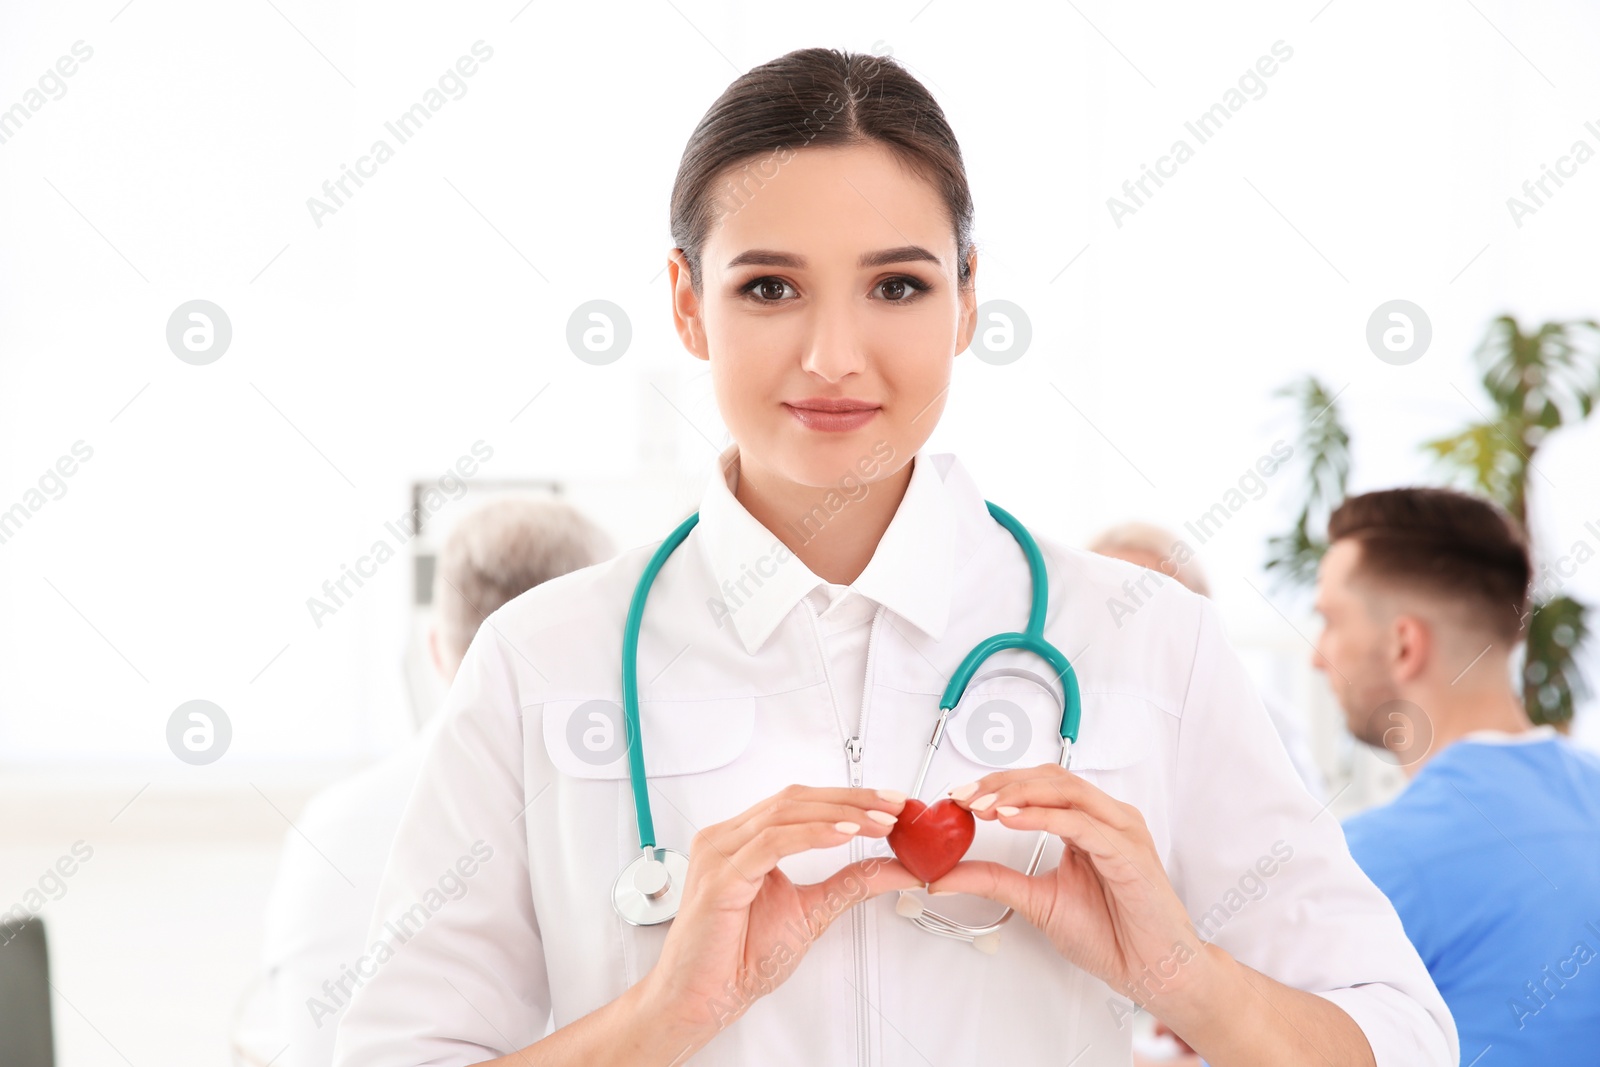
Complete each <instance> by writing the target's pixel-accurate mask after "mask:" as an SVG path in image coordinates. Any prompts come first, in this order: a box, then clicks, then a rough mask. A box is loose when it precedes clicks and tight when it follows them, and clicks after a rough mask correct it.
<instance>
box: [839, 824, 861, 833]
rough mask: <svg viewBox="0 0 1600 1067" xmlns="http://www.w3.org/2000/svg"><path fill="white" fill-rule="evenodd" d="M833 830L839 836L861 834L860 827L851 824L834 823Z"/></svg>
mask: <svg viewBox="0 0 1600 1067" xmlns="http://www.w3.org/2000/svg"><path fill="white" fill-rule="evenodd" d="M833 828H834V829H835V830H837V831H839V832H840V833H841V834H859V833H860V832H861V827H860V826H858V825H857V824H855V823H853V822H836V823H834V824H833Z"/></svg>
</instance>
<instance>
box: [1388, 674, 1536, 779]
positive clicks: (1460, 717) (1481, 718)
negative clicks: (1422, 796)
mask: <svg viewBox="0 0 1600 1067" xmlns="http://www.w3.org/2000/svg"><path fill="white" fill-rule="evenodd" d="M1408 699H1411V700H1412V703H1414V704H1416V705H1417V706H1418V707H1421V708H1438V709H1440V711H1441V712H1443V714H1436V715H1434V716H1433V724H1432V725H1433V743H1432V744H1431V745H1429V746H1428V752H1427V754H1426V755H1425V756H1423V758H1422V759H1419V760H1416V761H1414V762H1412V763H1410V764H1407V765H1405V766H1404V768H1403V769H1404V770H1405V772H1406V776H1407V777H1408V778H1414V777H1416V774H1417V772H1418V771H1420V770H1421V769H1422V767H1423V765H1424V764H1425V763H1427V762H1428V760H1430V759H1432V758H1433V757H1434V756H1437V755H1438V754H1439V753H1441V752H1443V751H1444V750H1445V749H1446V748H1448V747H1449V746H1451V745H1453V744H1455V743H1456V742H1457V741H1459V740H1461V739H1462V738H1463V737H1465V736H1466V735H1467V734H1470V733H1472V732H1473V731H1475V730H1499V731H1500V732H1502V733H1508V734H1520V733H1522V732H1523V731H1525V730H1531V729H1532V728H1533V723H1532V722H1531V721H1529V719H1528V714H1527V712H1526V711H1524V710H1523V708H1522V702H1521V701H1520V700H1518V699H1517V696H1516V694H1515V693H1513V692H1512V691H1511V689H1510V688H1509V687H1507V686H1501V687H1496V688H1494V689H1487V690H1468V691H1466V692H1463V693H1456V692H1453V691H1450V690H1449V689H1448V688H1447V689H1446V690H1445V691H1443V692H1439V691H1436V692H1434V693H1433V694H1431V696H1419V697H1417V698H1414V699H1413V698H1408ZM1430 701H1431V702H1430Z"/></svg>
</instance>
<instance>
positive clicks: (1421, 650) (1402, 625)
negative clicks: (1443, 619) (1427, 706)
mask: <svg viewBox="0 0 1600 1067" xmlns="http://www.w3.org/2000/svg"><path fill="white" fill-rule="evenodd" d="M1393 627H1394V629H1393V634H1394V642H1395V643H1394V649H1393V654H1392V656H1391V659H1390V669H1391V670H1392V671H1393V672H1394V680H1395V681H1396V682H1411V681H1415V680H1416V679H1417V678H1420V677H1421V676H1422V675H1423V674H1424V673H1425V672H1426V671H1427V669H1428V665H1429V664H1430V663H1431V662H1432V661H1433V658H1434V656H1435V654H1436V652H1437V649H1438V642H1437V640H1435V638H1434V634H1433V626H1432V624H1431V623H1429V622H1428V620H1427V619H1424V618H1422V617H1421V616H1420V615H1407V614H1400V615H1396V616H1395V617H1394V623H1393Z"/></svg>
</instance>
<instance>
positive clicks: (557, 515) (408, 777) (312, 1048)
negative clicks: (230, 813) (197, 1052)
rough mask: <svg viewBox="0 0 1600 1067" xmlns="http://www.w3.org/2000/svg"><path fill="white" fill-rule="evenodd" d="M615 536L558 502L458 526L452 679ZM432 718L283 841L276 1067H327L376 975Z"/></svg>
mask: <svg viewBox="0 0 1600 1067" xmlns="http://www.w3.org/2000/svg"><path fill="white" fill-rule="evenodd" d="M612 553H613V546H612V544H611V541H610V539H609V538H608V537H607V536H606V534H605V533H604V532H603V531H602V530H601V529H600V528H599V527H598V526H596V525H595V524H594V523H593V522H591V521H590V520H589V519H588V518H586V517H585V516H584V515H583V514H582V513H580V512H579V511H578V510H577V509H575V508H573V507H572V506H570V505H568V504H566V503H563V502H561V501H559V500H556V499H554V498H552V497H547V496H540V495H534V494H515V495H506V496H502V497H497V498H495V499H493V500H490V501H488V502H487V503H485V504H483V505H482V506H480V507H479V508H478V509H477V510H475V511H472V512H470V513H468V514H467V515H465V516H464V517H462V518H461V520H460V521H459V522H458V523H457V524H456V526H455V528H454V529H453V530H452V531H451V532H450V535H449V537H447V538H446V539H445V543H444V545H443V547H442V548H441V549H440V552H439V557H438V563H437V566H436V569H435V571H434V578H433V619H432V625H431V626H430V628H429V631H428V653H429V658H430V659H431V660H432V662H433V666H434V669H435V670H436V671H438V673H439V676H440V677H441V678H443V679H444V680H445V681H446V682H449V681H450V680H452V679H453V678H454V677H455V674H456V671H457V670H458V669H460V667H461V661H462V658H463V657H464V656H465V655H466V652H467V646H468V645H470V644H471V643H472V638H473V635H475V634H476V633H477V631H478V627H479V626H480V625H481V624H482V623H483V621H484V620H485V619H486V618H488V617H489V616H490V615H491V614H493V613H494V612H495V611H496V610H497V609H498V608H500V607H501V606H502V605H504V604H506V603H508V602H509V601H511V600H512V599H514V598H515V597H517V596H518V595H519V594H521V593H523V592H526V591H527V590H529V589H532V588H533V587H534V586H536V585H539V584H541V583H543V582H546V581H549V580H550V579H552V578H556V577H559V576H561V575H563V574H567V573H569V572H571V571H575V570H578V569H579V568H581V567H587V566H590V565H591V564H595V563H599V562H601V561H603V560H605V559H607V558H609V557H610V556H611V554H612ZM442 721H443V719H442V716H439V715H435V716H433V717H432V718H431V719H430V720H429V721H428V722H427V723H426V724H425V725H424V726H423V728H422V729H421V730H420V731H419V732H418V733H417V734H416V735H415V736H414V737H413V738H411V740H409V741H407V742H406V743H405V744H404V745H402V746H401V747H400V748H399V749H398V750H397V751H395V752H394V753H393V754H391V755H390V756H388V757H387V758H385V759H384V760H382V761H381V762H379V763H377V764H375V765H373V766H372V767H369V768H367V769H366V770H365V771H362V772H361V773H360V774H357V775H355V776H354V777H352V778H349V779H347V780H345V781H342V782H338V783H336V784H334V785H332V786H329V787H328V788H326V789H324V790H323V791H322V792H320V793H318V794H316V795H315V796H313V797H312V798H311V800H310V801H309V802H307V804H306V807H305V811H304V812H303V813H302V814H301V816H300V818H299V819H298V820H297V822H296V827H297V828H296V829H292V830H290V831H289V832H288V833H287V834H286V835H285V838H284V849H283V858H282V860H281V862H280V863H279V867H278V877H277V881H276V883H275V884H274V886H273V889H272V894H271V897H270V899H269V900H268V905H267V915H266V928H267V929H266V945H265V953H264V962H265V966H266V972H267V978H268V982H269V986H270V990H271V997H272V1000H273V1002H274V1010H275V1013H276V1016H277V1019H278V1022H279V1026H280V1028H281V1030H282V1035H281V1038H280V1039H281V1040H284V1041H287V1042H288V1046H287V1047H286V1048H285V1049H284V1051H283V1053H282V1054H281V1058H280V1059H278V1060H277V1061H275V1064H274V1067H329V1065H330V1064H331V1063H332V1062H333V1039H334V1033H335V1031H336V1030H337V1029H338V1025H337V1024H338V1021H339V1016H340V1015H342V1014H343V1012H344V1008H345V1005H347V1004H348V1003H349V1001H350V995H351V994H352V993H354V992H355V989H356V987H357V986H358V985H360V984H361V983H362V982H363V981H364V980H365V979H366V978H367V977H370V976H371V975H370V973H368V974H365V975H363V974H362V973H360V972H361V968H360V967H359V966H358V961H360V960H362V959H364V958H366V959H370V956H371V953H370V951H369V950H370V948H371V946H369V945H368V944H367V941H366V938H367V932H368V931H367V926H368V923H369V921H370V920H371V917H372V908H373V903H374V901H375V900H376V899H377V893H378V883H379V881H380V880H381V878H382V876H383V868H384V863H385V862H386V860H387V859H388V855H389V846H390V844H391V842H392V841H393V840H394V835H395V831H396V829H397V827H398V826H399V823H400V817H401V815H402V814H403V812H404V810H405V805H406V801H407V799H408V798H409V797H410V794H411V787H412V784H413V782H414V781H415V780H416V776H417V772H418V770H419V768H420V767H421V765H422V760H423V757H424V756H425V755H426V754H427V750H428V745H429V743H430V742H431V741H432V740H433V737H434V735H435V734H436V733H437V732H438V727H439V725H440V723H441V722H442Z"/></svg>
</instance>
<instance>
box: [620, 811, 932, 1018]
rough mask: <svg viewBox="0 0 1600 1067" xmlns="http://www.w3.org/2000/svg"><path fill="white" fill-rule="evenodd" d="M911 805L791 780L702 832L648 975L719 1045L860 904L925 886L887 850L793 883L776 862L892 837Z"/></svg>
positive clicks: (672, 1006)
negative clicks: (722, 1034)
mask: <svg viewBox="0 0 1600 1067" xmlns="http://www.w3.org/2000/svg"><path fill="white" fill-rule="evenodd" d="M904 807H905V797H904V795H903V794H900V793H896V792H891V791H888V790H885V791H882V792H878V791H875V790H872V789H856V788H818V787H812V786H802V785H791V786H789V787H787V788H786V789H784V790H783V791H782V792H780V793H778V794H776V795H774V796H771V797H768V798H767V799H766V800H763V801H761V802H760V803H758V804H756V805H755V806H754V807H752V808H750V809H749V810H748V811H745V812H744V813H743V814H741V815H738V816H735V817H734V818H732V819H729V820H727V821H726V822H720V823H717V824H716V825H714V826H708V827H706V828H705V829H704V830H701V831H700V832H699V833H698V834H696V835H695V838H694V842H693V843H692V844H691V845H690V848H689V873H688V877H687V880H686V882H685V885H684V890H683V900H682V902H681V904H680V905H679V908H678V915H677V917H676V918H675V919H673V920H672V927H671V929H670V930H668V931H667V937H666V941H665V943H664V944H663V945H662V948H661V958H660V960H659V962H657V964H656V966H655V968H654V969H653V970H651V972H650V973H649V975H647V976H646V981H647V982H650V983H652V984H653V986H654V991H655V993H656V1000H657V1002H658V1003H662V1004H665V1005H667V1006H668V1009H669V1010H671V1011H673V1012H674V1013H675V1014H677V1015H678V1017H679V1019H680V1020H681V1021H682V1022H684V1023H685V1024H689V1025H692V1026H694V1027H696V1028H697V1029H698V1030H699V1032H700V1033H701V1034H703V1036H704V1038H705V1041H704V1042H701V1044H704V1043H705V1042H709V1041H710V1040H711V1038H712V1037H714V1036H715V1035H716V1033H717V1032H718V1031H720V1030H721V1029H722V1028H723V1027H725V1026H727V1025H728V1024H729V1023H730V1022H732V1021H733V1020H734V1019H736V1018H738V1017H739V1016H740V1015H742V1014H744V1011H745V1010H746V1009H747V1008H749V1006H750V1005H751V1004H752V1003H753V1002H754V1001H755V1000H756V999H757V998H758V997H762V996H765V995H766V994H768V993H771V992H772V991H773V990H774V989H776V988H777V987H778V986H779V985H781V984H783V982H784V981H785V980H786V979H787V978H788V977H789V975H790V974H792V973H794V969H795V967H796V966H798V964H799V962H800V960H801V958H802V957H804V956H805V954H806V950H807V949H808V948H809V947H810V944H811V942H812V941H815V940H816V939H817V938H818V937H820V936H821V935H822V932H823V931H824V930H826V929H827V928H828V926H829V925H830V924H832V922H833V921H834V920H835V919H837V918H838V917H839V916H840V915H842V914H843V913H844V912H845V911H846V910H848V908H849V907H850V906H851V905H854V904H859V903H860V902H861V901H863V900H870V899H871V898H873V897H875V896H878V895H879V894H882V893H887V892H890V891H891V890H895V889H912V888H917V887H920V886H921V885H922V882H921V881H920V880H919V879H918V878H917V877H916V876H915V875H913V874H912V873H911V872H910V871H908V870H906V869H905V867H903V866H901V864H900V861H899V860H896V859H886V858H881V857H870V858H868V859H865V860H861V861H858V862H855V863H850V864H847V865H846V866H844V867H843V868H841V869H840V870H839V871H837V872H836V873H835V874H833V875H832V876H831V877H829V878H827V879H826V880H824V881H821V882H817V883H815V884H812V885H795V884H794V883H793V882H791V881H790V880H789V878H788V877H787V876H786V875H785V874H784V873H783V872H782V871H781V870H779V869H778V861H779V860H780V859H782V858H783V857H785V856H791V855H794V854H796V853H799V852H804V851H806V850H807V849H813V848H832V847H834V846H836V845H840V844H843V843H845V842H847V841H849V840H850V839H851V838H852V837H856V836H863V837H880V838H881V837H887V836H888V834H889V831H890V830H891V829H892V828H893V822H894V819H893V817H894V816H898V815H899V814H900V811H901V810H902V809H903V808H904ZM872 813H876V816H874V815H873V814H872ZM884 820H887V821H884ZM841 824H843V827H842V828H841ZM852 827H854V828H852ZM830 901H831V902H832V903H830ZM840 901H842V902H843V903H842V905H841V904H839V902H840Z"/></svg>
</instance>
